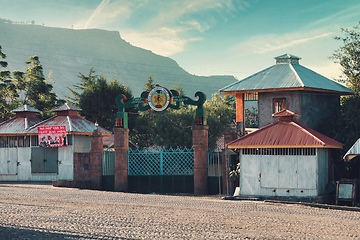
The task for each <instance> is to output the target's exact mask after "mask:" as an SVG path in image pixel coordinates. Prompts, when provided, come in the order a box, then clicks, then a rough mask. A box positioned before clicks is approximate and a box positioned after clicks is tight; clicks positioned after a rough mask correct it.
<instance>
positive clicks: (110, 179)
mask: <svg viewBox="0 0 360 240" xmlns="http://www.w3.org/2000/svg"><path fill="white" fill-rule="evenodd" d="M224 159H225V156H224V153H222V152H219V151H218V150H217V149H215V150H213V151H209V152H208V172H207V173H208V193H209V194H219V193H221V187H222V161H224ZM102 175H103V176H102V180H103V189H104V190H111V191H112V190H114V179H115V152H114V149H113V148H107V149H106V150H105V151H104V152H103V155H102ZM128 184H129V191H130V192H139V193H152V192H156V193H194V150H193V148H190V149H187V148H184V149H179V148H177V149H172V148H170V149H162V148H150V149H144V150H139V149H136V150H131V149H130V150H129V152H128Z"/></svg>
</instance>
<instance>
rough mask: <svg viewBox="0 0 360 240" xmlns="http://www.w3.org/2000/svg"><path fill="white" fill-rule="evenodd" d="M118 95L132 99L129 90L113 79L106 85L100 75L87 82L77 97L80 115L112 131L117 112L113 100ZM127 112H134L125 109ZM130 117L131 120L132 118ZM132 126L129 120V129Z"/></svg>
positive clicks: (105, 81)
mask: <svg viewBox="0 0 360 240" xmlns="http://www.w3.org/2000/svg"><path fill="white" fill-rule="evenodd" d="M119 94H124V95H125V96H126V97H127V98H128V99H130V98H132V94H131V91H130V90H129V88H128V87H125V86H124V85H122V84H121V83H120V82H119V81H118V80H116V79H115V78H114V79H113V80H112V81H111V82H110V83H107V80H106V79H105V77H104V76H103V75H101V76H100V77H98V78H96V79H95V81H94V82H93V81H91V82H88V83H87V84H85V89H84V90H83V92H82V93H81V94H80V95H79V102H78V105H79V107H80V108H81V109H82V111H81V115H82V116H84V117H85V118H86V119H87V120H89V121H92V122H98V124H99V125H100V126H102V127H104V128H106V129H108V130H112V129H113V128H114V126H115V119H116V114H117V112H118V108H117V106H116V104H115V98H116V96H117V95H119ZM127 111H130V112H131V111H132V112H133V111H134V110H131V109H127ZM130 117H131V118H132V116H130ZM132 124H133V121H131V119H130V120H129V128H132V127H133V126H132Z"/></svg>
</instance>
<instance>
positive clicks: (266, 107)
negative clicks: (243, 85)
mask: <svg viewBox="0 0 360 240" xmlns="http://www.w3.org/2000/svg"><path fill="white" fill-rule="evenodd" d="M274 98H286V109H288V110H291V111H293V112H296V113H298V114H301V98H300V93H299V92H298V91H291V92H290V91H288V92H260V93H259V95H258V101H259V103H258V104H259V109H258V111H259V112H258V114H259V115H258V118H259V128H262V127H265V126H266V125H269V124H271V123H274V122H276V121H277V120H278V118H277V117H273V116H272V114H273V113H274V100H273V99H274ZM294 120H295V121H300V116H299V117H294Z"/></svg>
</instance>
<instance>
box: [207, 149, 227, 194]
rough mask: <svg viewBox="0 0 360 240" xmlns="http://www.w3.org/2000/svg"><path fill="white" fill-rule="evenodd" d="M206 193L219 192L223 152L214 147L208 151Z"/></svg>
mask: <svg viewBox="0 0 360 240" xmlns="http://www.w3.org/2000/svg"><path fill="white" fill-rule="evenodd" d="M207 159H208V193H209V194H221V188H222V162H223V161H225V155H224V153H223V152H221V151H219V150H218V149H217V148H215V149H214V150H212V151H209V152H208V158H207Z"/></svg>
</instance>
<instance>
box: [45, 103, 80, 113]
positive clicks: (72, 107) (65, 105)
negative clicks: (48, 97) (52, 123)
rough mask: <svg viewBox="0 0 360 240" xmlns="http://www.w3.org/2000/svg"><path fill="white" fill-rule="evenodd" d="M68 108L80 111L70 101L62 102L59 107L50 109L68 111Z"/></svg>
mask: <svg viewBox="0 0 360 240" xmlns="http://www.w3.org/2000/svg"><path fill="white" fill-rule="evenodd" d="M68 110H74V111H81V110H82V109H81V108H78V107H75V106H73V105H71V104H70V103H64V104H63V105H61V106H60V107H57V108H54V109H53V110H51V111H53V112H60V111H68Z"/></svg>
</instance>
